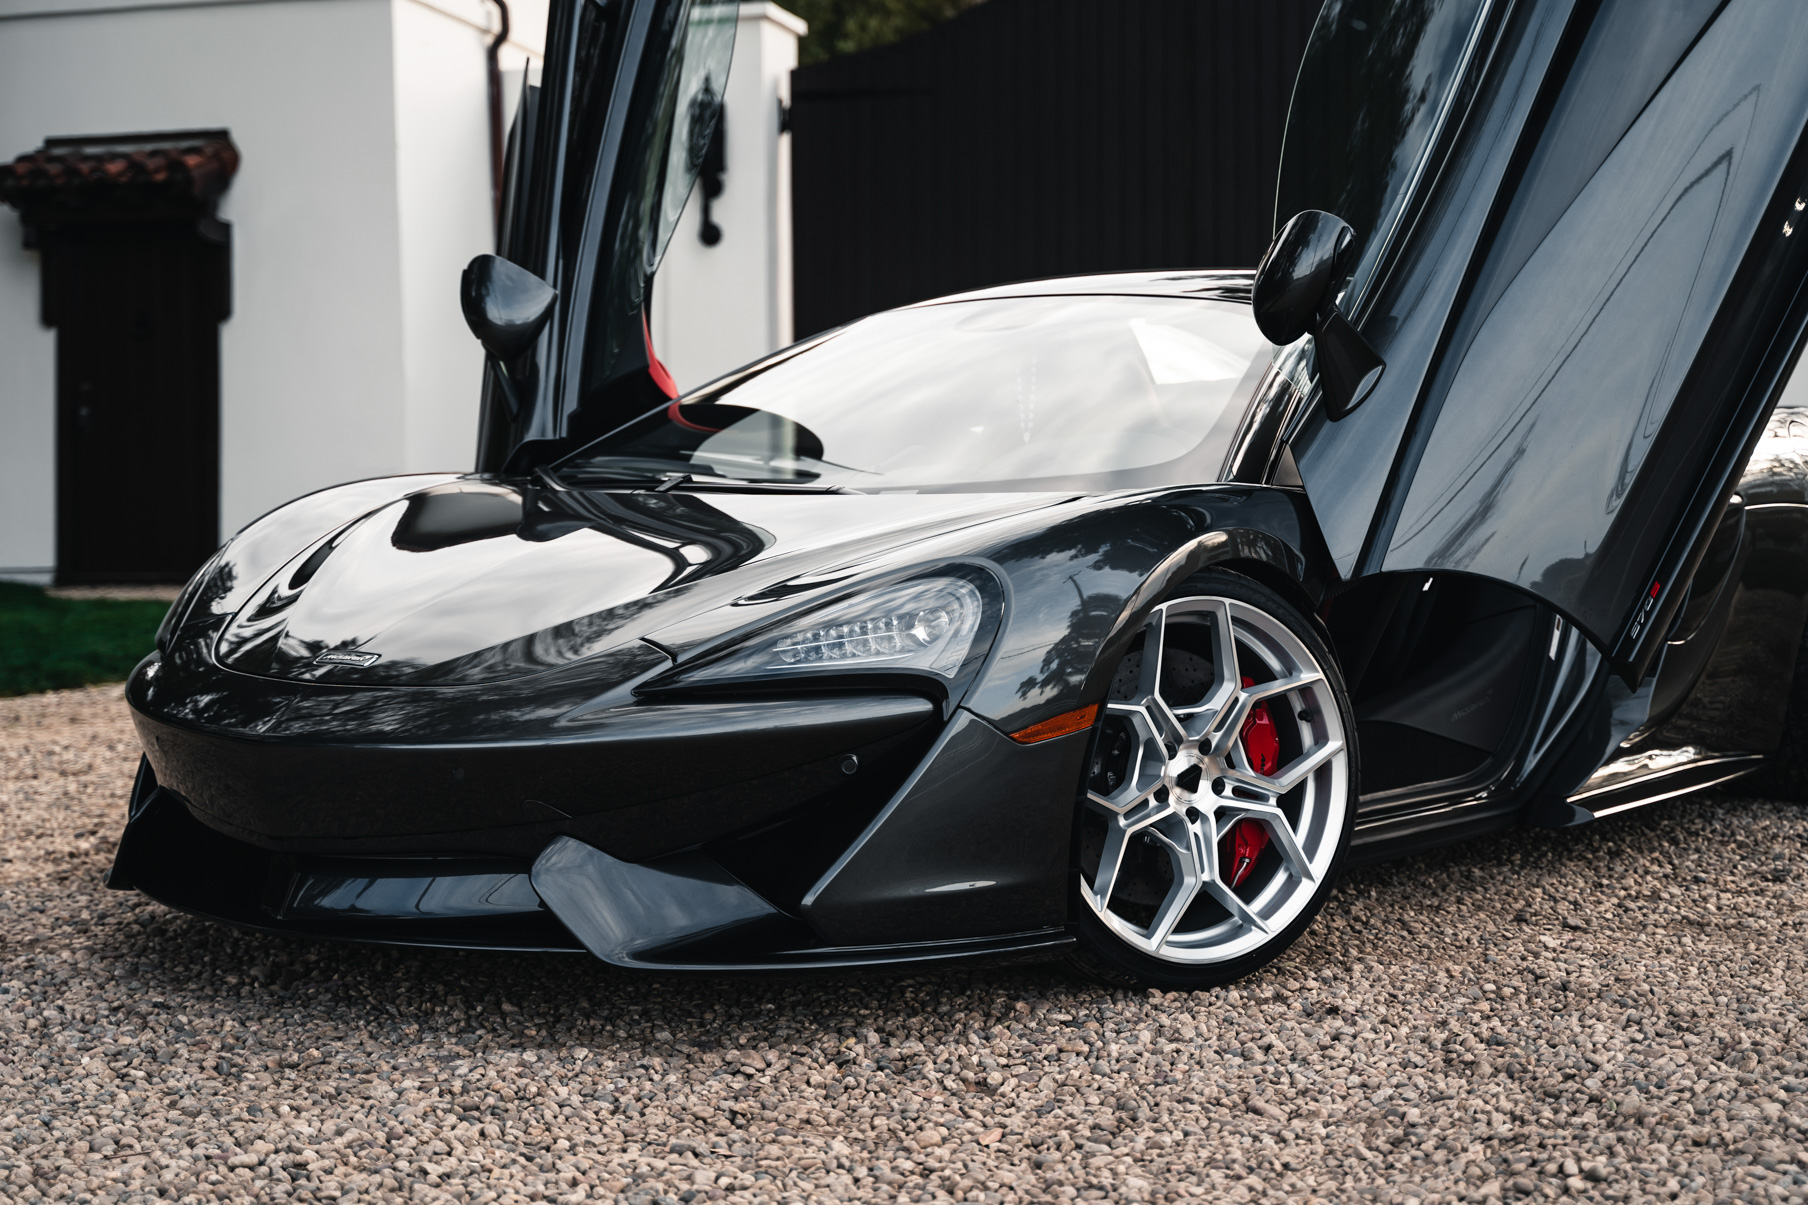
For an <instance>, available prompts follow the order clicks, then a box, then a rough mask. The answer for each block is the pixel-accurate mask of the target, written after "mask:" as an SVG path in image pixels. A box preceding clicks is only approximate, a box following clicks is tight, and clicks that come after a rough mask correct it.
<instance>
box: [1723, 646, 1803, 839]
mask: <svg viewBox="0 0 1808 1205" xmlns="http://www.w3.org/2000/svg"><path fill="white" fill-rule="evenodd" d="M1727 789H1729V790H1733V791H1738V792H1741V793H1743V794H1751V795H1759V796H1762V797H1764V798H1767V799H1788V800H1792V801H1794V802H1797V803H1801V802H1804V801H1808V628H1805V629H1804V630H1803V632H1802V639H1801V642H1800V643H1799V644H1798V645H1797V646H1796V655H1795V676H1794V677H1793V678H1791V679H1790V681H1789V702H1788V705H1787V706H1786V707H1785V708H1784V711H1783V740H1782V743H1781V744H1779V745H1778V746H1777V751H1776V752H1775V753H1774V754H1772V755H1771V759H1770V761H1769V762H1768V763H1767V764H1766V765H1765V766H1764V768H1763V769H1762V770H1759V771H1758V772H1757V773H1756V774H1752V775H1750V776H1748V777H1746V778H1743V779H1740V780H1738V781H1737V782H1734V783H1729V784H1728V787H1727Z"/></svg>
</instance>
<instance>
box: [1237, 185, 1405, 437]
mask: <svg viewBox="0 0 1808 1205" xmlns="http://www.w3.org/2000/svg"><path fill="white" fill-rule="evenodd" d="M1353 238H1354V232H1353V231H1351V229H1350V226H1349V223H1347V222H1345V221H1344V220H1343V219H1342V218H1340V217H1337V216H1336V215H1335V214H1329V213H1325V212H1324V211H1323V210H1319V209H1307V210H1303V211H1301V212H1300V213H1296V214H1294V215H1293V217H1292V218H1290V219H1288V221H1287V224H1286V225H1285V226H1282V227H1281V230H1280V233H1279V234H1277V235H1275V236H1274V242H1272V243H1270V244H1269V246H1268V251H1267V253H1266V254H1264V255H1263V256H1262V262H1261V263H1260V264H1259V265H1257V267H1256V281H1255V287H1254V289H1252V290H1251V293H1250V307H1251V309H1252V310H1254V312H1255V319H1256V326H1257V327H1258V328H1259V329H1260V330H1261V332H1262V337H1263V338H1265V339H1267V340H1268V341H1269V342H1270V343H1279V344H1283V345H1284V344H1288V343H1292V342H1293V341H1294V340H1296V339H1298V338H1300V337H1301V336H1302V335H1308V334H1309V335H1312V336H1313V337H1314V338H1315V340H1316V342H1317V351H1318V379H1319V384H1320V387H1321V388H1322V390H1323V392H1324V398H1325V412H1326V414H1328V415H1329V416H1330V417H1331V419H1332V420H1333V421H1335V420H1337V419H1340V418H1342V417H1344V416H1345V415H1346V414H1348V413H1350V411H1352V410H1354V409H1356V407H1357V406H1359V405H1361V404H1362V401H1363V399H1364V398H1366V397H1368V395H1369V394H1370V393H1372V392H1374V389H1375V385H1376V384H1377V383H1378V382H1379V381H1380V380H1381V373H1382V370H1383V369H1385V368H1386V367H1387V364H1386V362H1385V361H1383V360H1382V359H1381V357H1380V356H1378V355H1376V354H1375V349H1374V348H1372V347H1370V346H1369V344H1368V340H1366V339H1364V338H1363V337H1362V334H1361V333H1360V332H1359V331H1357V329H1356V328H1355V327H1353V326H1351V325H1350V323H1349V320H1348V319H1346V318H1345V317H1344V316H1343V315H1342V314H1341V313H1339V312H1338V309H1337V300H1336V298H1335V297H1333V296H1332V295H1331V290H1332V288H1333V286H1335V285H1336V283H1337V280H1338V277H1339V275H1340V272H1341V269H1342V268H1343V261H1344V257H1345V255H1346V253H1347V252H1348V250H1349V247H1350V242H1351V240H1352V239H1353Z"/></svg>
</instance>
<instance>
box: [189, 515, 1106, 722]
mask: <svg viewBox="0 0 1808 1205" xmlns="http://www.w3.org/2000/svg"><path fill="white" fill-rule="evenodd" d="M1069 496H1071V495H1065V494H1022V493H1017V494H882V495H852V494H847V495H843V494H776V493H775V494H764V493H745V494H743V493H726V492H709V493H704V492H677V491H674V492H666V493H661V492H655V491H633V492H621V491H584V490H559V491H554V492H548V491H544V490H540V489H536V488H532V487H518V486H516V485H513V484H505V483H499V482H496V481H490V480H480V479H462V480H457V481H452V482H447V483H443V484H438V485H434V486H431V487H429V488H426V489H421V490H417V491H415V492H412V493H409V494H407V495H405V496H403V497H400V498H397V499H396V500H394V501H392V502H389V503H388V504H387V505H384V506H381V507H379V508H377V509H375V510H372V511H370V512H368V513H366V514H364V515H362V516H361V517H359V518H356V519H354V520H352V521H351V522H349V523H346V524H344V525H342V526H340V527H339V528H338V529H336V530H335V531H333V532H332V533H330V534H329V535H326V536H324V537H322V538H320V539H318V540H316V541H315V542H314V543H312V544H310V545H309V546H307V547H305V548H302V549H299V550H298V551H297V552H296V554H295V555H294V556H293V557H292V558H291V559H290V560H289V561H288V563H286V564H284V565H283V566H282V567H281V568H280V569H279V570H278V571H277V572H276V573H275V574H274V575H272V576H271V577H270V578H269V579H268V580H267V581H265V582H264V584H263V585H262V586H260V587H259V588H258V589H256V590H255V591H253V592H252V593H251V596H250V599H249V601H247V602H246V603H245V604H244V605H243V606H242V607H240V608H239V610H238V611H237V613H236V614H235V615H234V616H233V617H232V619H231V620H230V621H229V622H228V623H227V624H226V625H225V627H224V629H223V630H222V631H221V632H220V635H219V638H218V644H217V645H216V648H215V656H216V658H217V659H218V660H219V662H220V663H221V664H224V665H226V666H229V667H231V668H233V669H235V670H238V671H241V672H245V673H253V674H259V675H263V676H268V677H275V678H283V679H289V680H296V681H314V682H327V683H339V684H344V685H360V686H374V685H408V686H454V685H470V684H477V683H485V682H495V681H501V680H504V679H509V678H517V677H521V676H524V675H526V674H531V673H537V672H541V671H544V670H548V669H552V668H556V667H558V666H561V665H567V664H570V663H571V662H574V661H577V660H581V659H583V658H585V657H589V656H592V655H594V654H596V653H599V652H602V651H604V650H606V649H609V648H613V647H617V646H619V645H621V644H623V643H626V642H628V641H632V640H637V639H639V638H641V637H643V636H646V635H649V634H651V633H654V632H657V631H658V630H660V629H661V628H665V627H669V626H671V625H673V624H676V623H679V622H680V621H685V620H692V619H694V618H695V617H698V616H700V615H703V614H704V613H705V612H708V611H711V610H714V609H717V608H721V607H724V606H728V605H732V604H735V603H737V602H747V601H750V600H751V601H754V602H760V601H766V602H770V601H775V600H778V599H781V598H784V597H786V596H787V595H788V593H789V591H788V590H787V588H786V586H785V583H787V582H796V581H799V580H802V581H803V582H805V583H808V585H806V586H805V587H803V588H801V589H799V590H798V591H797V592H798V593H803V592H807V589H808V588H810V587H811V586H820V585H823V584H824V582H823V577H824V575H825V574H827V575H828V576H830V577H833V574H832V573H831V572H830V571H832V570H835V569H836V567H838V566H850V567H854V566H857V565H858V564H859V563H861V562H863V561H866V560H869V559H872V558H874V557H878V556H881V555H883V554H885V553H887V552H889V551H891V550H894V549H897V548H900V547H902V546H905V545H908V544H910V543H912V542H915V541H918V540H923V539H927V538H931V537H935V536H939V535H944V534H947V533H949V532H952V531H956V530H959V529H962V528H965V527H971V526H974V525H977V524H984V523H988V522H993V521H997V520H1000V519H1004V518H1008V517H1010V516H1013V515H1017V514H1021V513H1023V512H1024V511H1027V510H1033V509H1036V508H1039V507H1045V506H1049V505H1051V504H1053V503H1055V502H1058V501H1060V500H1062V499H1063V498H1066V497H1069ZM856 571H857V569H855V568H849V570H848V571H847V572H846V573H843V574H842V575H841V576H842V577H846V576H851V575H852V574H853V573H854V572H856ZM753 617H754V616H753V615H749V614H745V613H736V614H734V615H733V617H732V618H730V617H729V616H725V617H724V621H723V623H722V625H721V627H722V629H723V630H724V631H726V630H728V629H730V628H732V627H735V626H737V625H738V624H739V623H741V622H744V620H745V619H750V618H753ZM694 626H695V625H694V624H686V627H687V628H690V627H694Z"/></svg>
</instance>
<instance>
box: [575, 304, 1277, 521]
mask: <svg viewBox="0 0 1808 1205" xmlns="http://www.w3.org/2000/svg"><path fill="white" fill-rule="evenodd" d="M1271 350H1272V349H1271V348H1270V346H1269V344H1268V343H1266V342H1265V341H1264V340H1263V339H1262V337H1261V335H1260V334H1259V333H1258V332H1257V331H1256V329H1255V325H1254V323H1253V322H1252V321H1251V319H1250V316H1249V310H1248V307H1247V306H1244V305H1238V304H1235V303H1230V302H1221V301H1212V300H1196V299H1190V298H1188V299H1180V298H1165V297H1146V296H1143V297H1132V296H1089V297H1031V298H1021V297H1019V298H1010V299H997V300H980V301H966V302H953V303H947V304H941V305H930V306H922V307H918V308H914V309H906V310H896V311H891V312H889V313H884V314H878V315H874V316H873V317H870V318H866V319H863V320H861V321H859V322H856V323H853V324H851V325H849V326H847V327H844V328H842V329H840V330H838V331H833V332H830V333H829V334H827V335H824V336H822V337H820V338H818V339H815V340H812V341H809V342H806V343H804V344H801V345H799V346H797V347H793V348H789V349H787V350H785V351H783V352H780V353H779V354H778V355H776V356H773V357H772V358H770V359H768V360H765V361H762V362H759V363H757V364H754V365H752V366H750V367H749V368H746V369H743V370H741V371H740V372H737V373H733V374H731V375H729V376H727V377H724V378H722V379H721V380H719V381H716V382H714V383H712V384H711V385H708V386H705V387H704V388H703V389H701V390H698V391H697V392H695V393H693V394H692V395H690V396H688V397H686V398H683V399H681V400H679V401H676V402H673V403H671V404H670V405H668V406H665V407H663V408H661V409H659V410H655V411H652V412H650V413H648V414H646V415H643V416H642V417H641V418H639V419H637V420H636V421H634V422H632V423H629V424H627V425H626V426H624V427H622V428H620V429H618V430H616V431H614V432H611V433H610V434H608V435H605V436H603V437H602V438H601V439H599V440H596V441H595V442H593V443H591V444H590V445H588V446H586V447H584V448H582V449H580V450H579V451H578V452H576V453H574V454H573V455H572V456H570V457H568V458H566V460H564V461H563V462H561V463H560V464H559V465H557V466H556V472H557V473H558V475H559V476H560V478H561V479H564V480H570V481H578V482H593V483H599V484H608V483H627V482H644V481H649V480H651V481H655V482H656V481H658V480H660V479H662V478H667V477H676V476H679V475H686V476H688V478H689V479H691V480H693V481H697V482H712V483H720V484H729V483H744V484H749V485H755V484H768V485H770V484H794V485H802V484H815V485H817V486H820V487H835V488H840V489H854V490H861V491H869V492H870V491H887V490H937V489H942V490H946V489H969V488H985V489H1044V488H1072V487H1074V486H1080V487H1083V488H1098V489H1113V488H1124V487H1127V486H1135V485H1157V484H1172V483H1176V482H1184V481H1195V480H1211V479H1213V478H1214V477H1215V475H1216V472H1217V469H1218V466H1219V464H1220V462H1221V461H1222V458H1223V454H1224V450H1225V447H1226V446H1228V442H1229V439H1230V436H1231V434H1232V433H1233V432H1234V430H1235V427H1236V422H1237V420H1238V418H1240V416H1241V413H1242V408H1243V405H1244V404H1245V403H1246V402H1247V400H1248V397H1249V396H1250V393H1251V392H1252V391H1253V388H1254V384H1255V379H1256V377H1257V376H1259V373H1260V370H1261V368H1262V367H1263V366H1265V365H1266V363H1267V361H1268V357H1269V353H1270V352H1271Z"/></svg>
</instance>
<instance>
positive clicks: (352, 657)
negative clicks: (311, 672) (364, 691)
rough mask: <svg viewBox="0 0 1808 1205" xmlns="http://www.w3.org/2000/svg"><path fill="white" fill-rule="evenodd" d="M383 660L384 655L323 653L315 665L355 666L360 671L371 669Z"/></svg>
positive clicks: (315, 659) (315, 660)
mask: <svg viewBox="0 0 1808 1205" xmlns="http://www.w3.org/2000/svg"><path fill="white" fill-rule="evenodd" d="M382 659H383V654H382V653H322V654H320V656H318V657H316V658H314V664H315V665H355V666H357V667H358V668H359V669H369V668H370V667H371V666H373V665H375V664H376V663H377V662H378V661H380V660H382Z"/></svg>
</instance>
